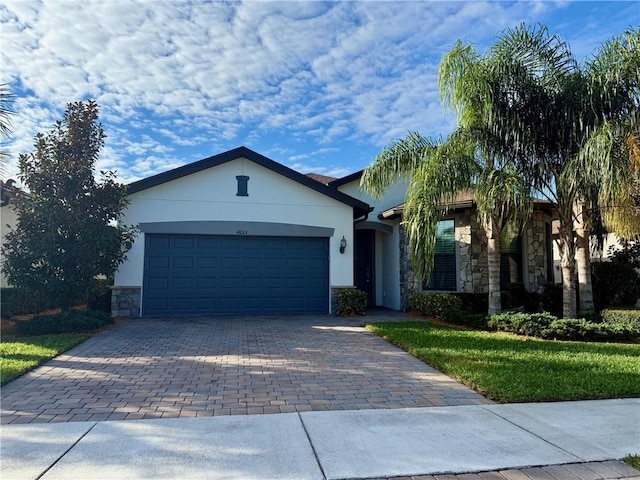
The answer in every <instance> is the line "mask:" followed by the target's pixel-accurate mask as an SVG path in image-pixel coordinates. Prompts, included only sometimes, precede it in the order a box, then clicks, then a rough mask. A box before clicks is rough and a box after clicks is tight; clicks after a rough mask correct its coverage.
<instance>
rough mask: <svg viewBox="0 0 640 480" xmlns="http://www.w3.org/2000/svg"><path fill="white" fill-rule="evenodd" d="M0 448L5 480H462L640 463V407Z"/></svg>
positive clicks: (72, 438) (411, 415)
mask: <svg viewBox="0 0 640 480" xmlns="http://www.w3.org/2000/svg"><path fill="white" fill-rule="evenodd" d="M1 440H2V443H1V459H2V468H1V471H0V473H1V477H2V478H3V479H36V478H43V479H56V478H60V479H62V478H63V479H74V478H77V479H86V478H108V479H125V478H127V479H129V478H131V479H143V478H154V479H159V478H180V479H187V478H207V479H209V478H215V479H227V478H229V479H246V478H257V479H285V478H290V479H325V478H326V479H346V478H373V477H395V476H416V475H433V474H458V473H465V472H487V471H498V470H508V469H517V468H523V467H532V466H541V465H552V464H575V463H580V462H591V461H603V460H610V459H619V458H622V457H624V456H625V455H627V454H631V453H634V454H638V453H640V399H620V400H599V401H581V402H559V403H536V404H510V405H483V406H457V407H436V408H434V407H431V408H408V409H399V410H360V411H334V412H303V413H284V414H275V415H249V416H229V417H210V418H193V419H190V418H184V419H182V418H176V419H166V420H165V419H158V420H139V421H108V422H73V423H55V424H30V425H4V426H3V427H2V430H1ZM561 470H562V469H561ZM540 471H541V472H543V470H540ZM563 471H565V472H570V471H571V470H570V469H563ZM591 473H593V472H591ZM547 475H548V476H547V478H549V479H553V478H554V477H553V476H552V475H549V474H547ZM569 475H570V476H569V477H568V478H572V477H574V475H573V474H569ZM624 476H627V477H630V476H633V470H632V469H630V468H629V470H628V471H627V472H626V473H625V472H622V474H621V475H620V477H624ZM479 478H480V477H479ZM523 478H524V474H523ZM527 478H529V477H527ZM542 478H544V476H542ZM555 478H558V477H555ZM578 478H582V479H586V478H591V480H595V479H596V478H603V477H602V476H598V475H597V474H595V473H593V475H591V477H589V476H588V475H587V476H580V475H575V477H574V480H577V479H578Z"/></svg>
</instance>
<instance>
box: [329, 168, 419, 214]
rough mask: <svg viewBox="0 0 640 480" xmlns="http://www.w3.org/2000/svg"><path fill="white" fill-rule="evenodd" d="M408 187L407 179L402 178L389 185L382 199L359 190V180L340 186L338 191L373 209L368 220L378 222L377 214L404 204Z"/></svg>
mask: <svg viewBox="0 0 640 480" xmlns="http://www.w3.org/2000/svg"><path fill="white" fill-rule="evenodd" d="M408 187H409V179H408V178H404V179H401V180H399V181H398V182H397V183H395V184H394V185H391V186H390V187H389V188H388V189H387V191H386V192H385V194H384V196H383V197H382V198H373V197H372V196H371V195H369V194H367V193H366V192H365V191H364V190H360V179H357V180H354V181H352V182H349V183H345V184H344V185H340V186H339V187H338V190H340V191H341V192H342V193H346V194H347V195H349V196H351V197H353V198H357V199H358V200H360V201H362V202H364V203H367V204H369V205H371V206H372V207H374V210H373V211H372V212H371V213H370V214H369V220H371V221H378V214H380V213H382V212H384V211H385V210H388V209H390V208H393V207H396V206H398V205H401V204H403V203H404V201H405V199H406V196H407V189H408Z"/></svg>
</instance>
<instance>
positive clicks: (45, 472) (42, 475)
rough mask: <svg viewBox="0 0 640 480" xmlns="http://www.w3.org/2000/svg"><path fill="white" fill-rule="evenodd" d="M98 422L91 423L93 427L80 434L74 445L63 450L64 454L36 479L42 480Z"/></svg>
mask: <svg viewBox="0 0 640 480" xmlns="http://www.w3.org/2000/svg"><path fill="white" fill-rule="evenodd" d="M97 424H98V422H95V423H94V424H93V425H91V428H89V430H87V431H86V432H84V433H83V434H82V435H81V436H80V438H78V439H77V440H76V441H75V442H73V445H71V446H70V447H69V448H67V449H66V450H65V451H64V452H62V455H60V456H59V457H58V458H56V460H55V462H53V463H52V464H51V465H49V466H48V467H47V468H46V469H45V470H44V472H42V473H41V474H40V475H38V476H37V477H36V480H40V479H41V478H42V477H44V476H45V475H46V474H47V472H48V471H49V470H51V469H52V468H53V467H54V466H55V465H56V464H57V463H58V462H59V461H60V460H62V459H63V458H64V456H65V455H66V454H67V453H69V452H70V451H71V449H72V448H73V447H75V446H76V445H77V444H78V443H80V440H82V439H83V438H84V437H86V436H87V435H88V434H89V432H90V431H91V430H93V429H94V428H95V426H96V425H97Z"/></svg>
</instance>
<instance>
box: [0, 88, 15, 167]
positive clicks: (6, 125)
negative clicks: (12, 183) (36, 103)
mask: <svg viewBox="0 0 640 480" xmlns="http://www.w3.org/2000/svg"><path fill="white" fill-rule="evenodd" d="M13 99H14V97H13V94H12V93H11V91H10V90H9V85H7V84H6V83H3V84H0V139H2V140H6V139H7V138H9V136H10V135H11V131H12V129H11V115H13V113H14V112H13V110H12V108H11V106H12V103H13ZM8 156H9V154H8V153H6V152H4V151H0V174H2V175H4V174H5V173H6V166H5V162H6V159H7V157H8Z"/></svg>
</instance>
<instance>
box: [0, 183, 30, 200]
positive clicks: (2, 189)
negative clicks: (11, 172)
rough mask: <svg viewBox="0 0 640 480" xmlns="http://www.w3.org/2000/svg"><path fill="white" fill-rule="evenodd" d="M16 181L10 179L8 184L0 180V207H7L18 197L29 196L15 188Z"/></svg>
mask: <svg viewBox="0 0 640 480" xmlns="http://www.w3.org/2000/svg"><path fill="white" fill-rule="evenodd" d="M15 183H16V181H15V180H13V179H9V180H7V181H6V182H3V181H2V180H0V207H6V206H7V205H9V204H10V203H11V199H13V198H15V197H16V195H27V194H26V193H25V192H24V191H23V190H21V189H19V188H18V187H16V186H15Z"/></svg>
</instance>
